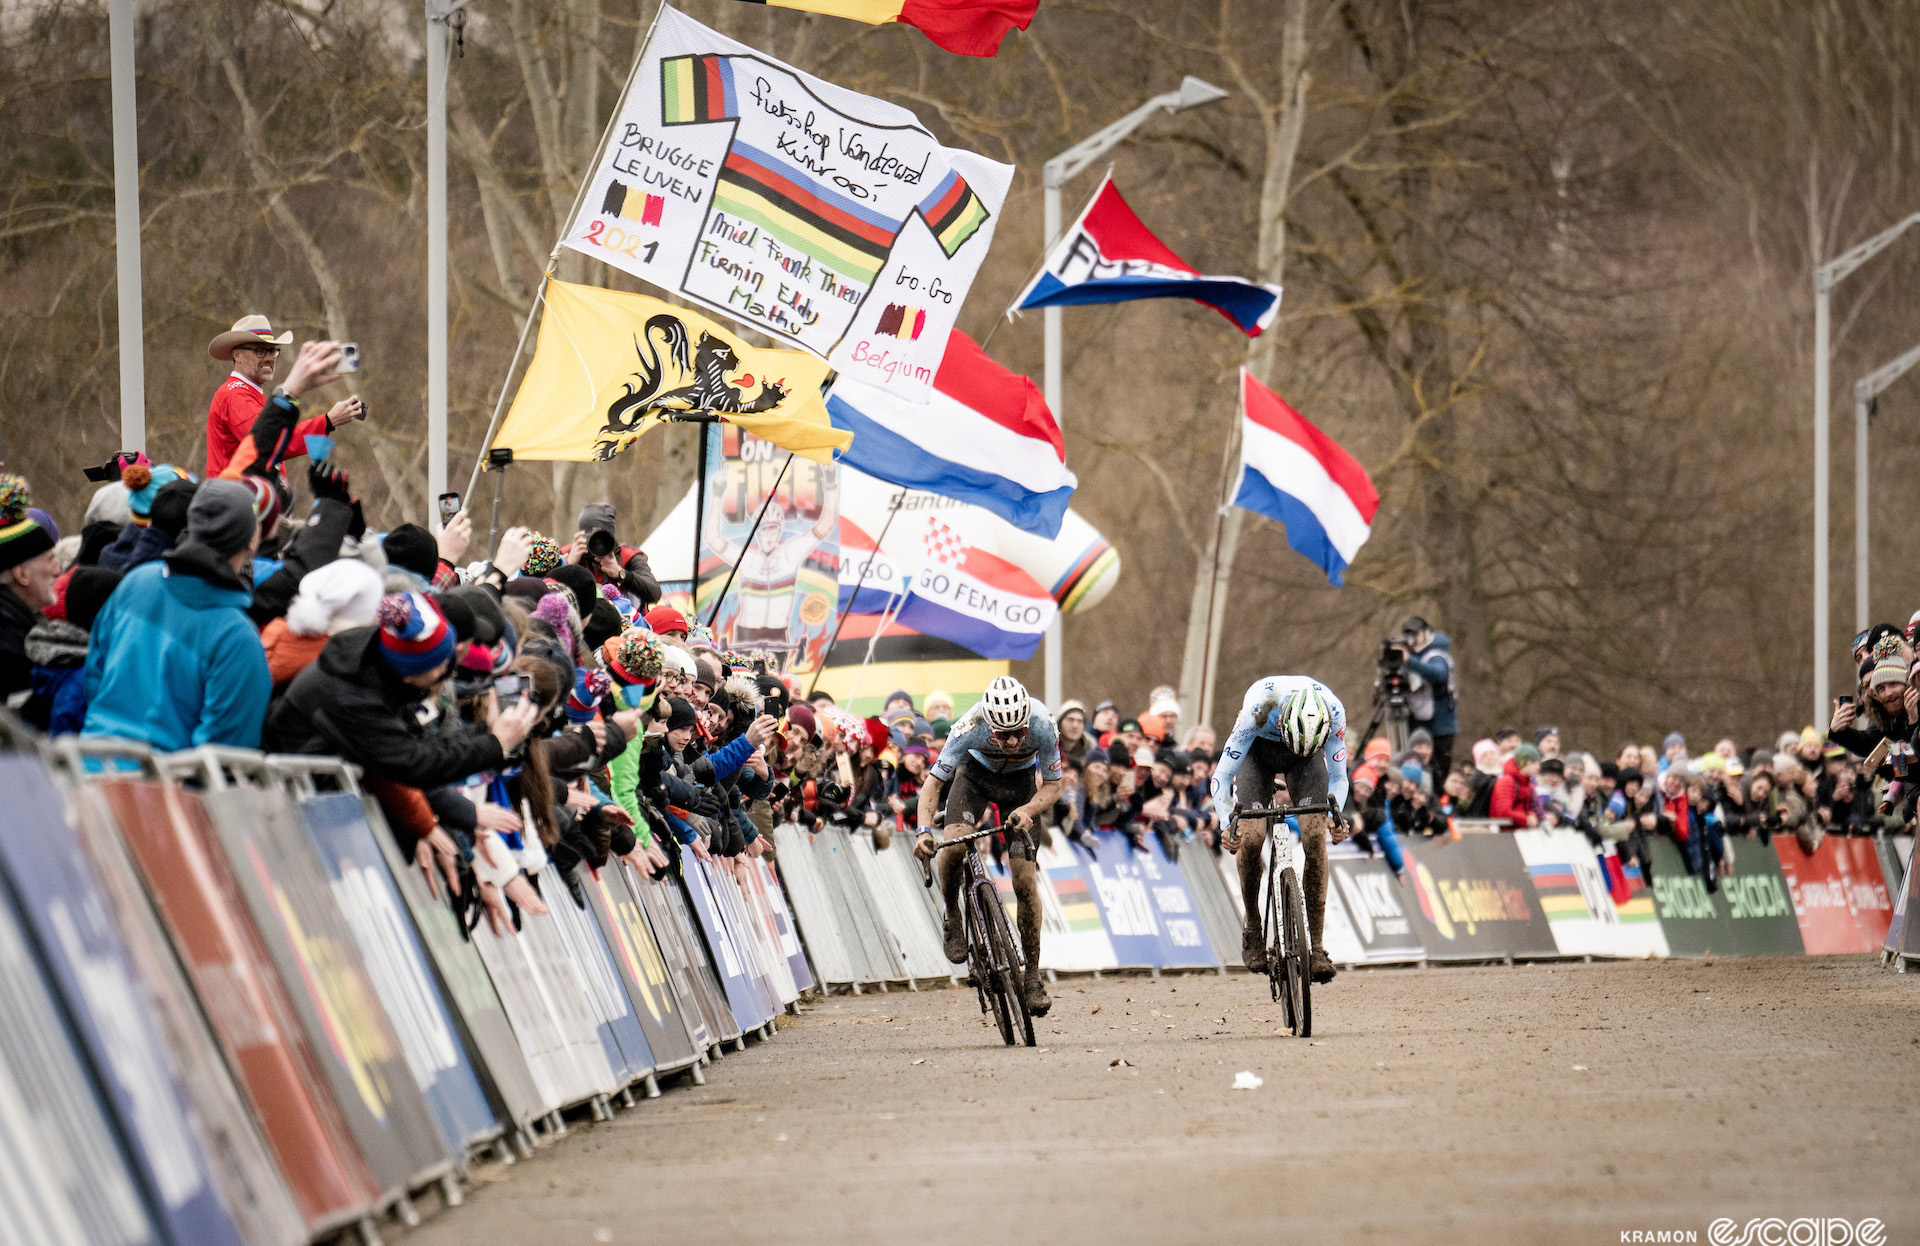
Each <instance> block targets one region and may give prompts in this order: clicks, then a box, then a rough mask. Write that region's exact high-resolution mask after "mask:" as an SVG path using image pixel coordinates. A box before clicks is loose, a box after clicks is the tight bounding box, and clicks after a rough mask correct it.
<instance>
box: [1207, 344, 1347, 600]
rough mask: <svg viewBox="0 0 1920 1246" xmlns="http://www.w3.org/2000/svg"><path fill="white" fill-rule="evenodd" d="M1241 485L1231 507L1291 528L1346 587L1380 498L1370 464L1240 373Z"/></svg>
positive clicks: (1301, 550) (1296, 544) (1296, 545)
mask: <svg viewBox="0 0 1920 1246" xmlns="http://www.w3.org/2000/svg"><path fill="white" fill-rule="evenodd" d="M1240 399H1241V419H1240V434H1241V436H1240V487H1239V489H1238V490H1237V491H1236V492H1235V493H1234V495H1233V504H1234V505H1235V506H1238V507H1240V508H1241V509H1242V510H1250V511H1252V512H1253V513H1254V514H1256V515H1265V516H1266V517H1267V518H1268V519H1271V520H1273V521H1274V522H1276V523H1279V524H1283V525H1285V527H1286V529H1287V544H1288V545H1291V546H1292V547H1293V549H1294V552H1295V553H1298V554H1300V555H1302V556H1303V557H1305V558H1308V559H1311V560H1312V562H1313V563H1314V565H1315V566H1317V567H1319V568H1320V569H1321V570H1322V571H1324V572H1326V573H1327V579H1329V580H1331V581H1333V586H1334V587H1335V588H1338V587H1340V581H1341V578H1342V577H1343V576H1344V575H1345V573H1346V570H1347V565H1348V564H1349V563H1351V562H1352V561H1353V558H1354V555H1356V554H1358V553H1359V552H1360V547H1361V546H1362V545H1364V544H1366V541H1367V534H1368V533H1369V532H1371V531H1372V528H1373V516H1374V513H1375V512H1376V511H1378V510H1379V509H1380V495H1379V494H1378V493H1376V492H1374V488H1373V482H1372V481H1371V480H1369V479H1367V472H1366V469H1365V468H1363V467H1361V466H1360V464H1359V463H1358V462H1356V461H1355V460H1354V457H1353V456H1352V455H1350V454H1348V453H1347V452H1346V451H1345V450H1342V449H1341V448H1340V447H1339V446H1337V445H1335V444H1334V441H1333V438H1331V437H1329V436H1327V435H1326V434H1325V433H1323V432H1321V431H1320V430H1319V429H1317V428H1315V427H1314V426H1313V425H1311V424H1309V423H1307V421H1305V420H1304V419H1302V418H1300V413H1299V412H1297V411H1295V410H1294V409H1293V408H1292V407H1289V406H1288V405H1287V404H1286V403H1284V402H1282V401H1281V400H1280V396H1279V395H1278V394H1275V393H1274V392H1273V391H1272V390H1270V389H1268V388H1266V387H1265V386H1264V385H1262V384H1260V382H1258V381H1256V380H1254V379H1253V374H1252V373H1250V372H1248V371H1247V370H1246V369H1245V368H1242V369H1241V370H1240Z"/></svg>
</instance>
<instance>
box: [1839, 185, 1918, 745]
mask: <svg viewBox="0 0 1920 1246" xmlns="http://www.w3.org/2000/svg"><path fill="white" fill-rule="evenodd" d="M1917 224H1920V212H1915V213H1914V214H1913V215H1912V216H1909V217H1907V218H1906V219H1905V220H1903V221H1901V222H1900V223H1899V224H1897V225H1895V226H1893V227H1892V228H1890V229H1886V230H1883V231H1882V232H1880V233H1878V234H1875V235H1874V236H1873V237H1871V238H1869V239H1867V240H1866V241H1865V242H1863V243H1861V244H1860V245H1859V246H1857V247H1855V248H1854V249H1853V250H1851V251H1848V252H1847V253H1846V254H1844V255H1842V256H1840V257H1839V258H1838V259H1832V260H1828V261H1827V262H1826V263H1824V264H1821V265H1819V266H1818V267H1816V268H1815V269H1814V270H1813V721H1814V722H1815V723H1820V722H1824V721H1826V717H1827V714H1828V713H1829V711H1830V709H1831V707H1830V706H1829V705H1828V704H1827V693H1828V691H1829V689H1828V684H1827V679H1828V676H1829V674H1830V672H1829V671H1828V669H1827V668H1828V665H1829V659H1830V656H1831V655H1830V644H1831V641H1832V637H1831V636H1830V635H1829V624H1830V622H1831V617H1830V616H1831V613H1832V612H1831V609H1830V605H1831V603H1830V602H1829V601H1828V600H1827V587H1828V586H1827V576H1828V566H1827V557H1828V549H1827V545H1828V543H1829V541H1830V539H1831V538H1830V535H1829V530H1830V524H1829V518H1828V508H1829V505H1830V500H1829V496H1828V495H1829V492H1830V489H1829V485H1830V482H1829V480H1828V475H1829V473H1830V471H1831V467H1830V465H1829V463H1828V460H1827V454H1828V446H1827V439H1828V436H1829V431H1830V421H1829V417H1828V398H1829V397H1830V395H1829V394H1828V392H1827V390H1828V388H1829V386H1830V384H1831V381H1830V380H1829V375H1830V371H1831V362H1832V361H1831V359H1830V355H1831V354H1832V349H1833V346H1832V342H1831V337H1832V318H1833V317H1832V307H1831V300H1832V296H1833V288H1834V287H1835V286H1837V285H1839V284H1840V283H1841V282H1842V281H1845V280H1846V279H1847V278H1848V277H1849V276H1850V275H1852V273H1853V271H1854V270H1855V269H1856V268H1859V267H1860V266H1861V265H1862V264H1864V263H1866V262H1867V261H1868V260H1870V259H1872V258H1873V257H1874V256H1876V255H1878V254H1880V252H1882V251H1884V250H1886V249H1887V247H1888V246H1889V245H1890V244H1891V243H1892V242H1893V240H1894V239H1895V238H1898V237H1899V236H1900V235H1901V234H1904V233H1905V232H1907V230H1908V229H1910V228H1912V227H1913V226H1914V225H1917Z"/></svg>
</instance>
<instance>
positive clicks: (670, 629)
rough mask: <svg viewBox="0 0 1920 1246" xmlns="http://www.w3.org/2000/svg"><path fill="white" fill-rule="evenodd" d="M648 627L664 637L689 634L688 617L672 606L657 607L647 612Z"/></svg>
mask: <svg viewBox="0 0 1920 1246" xmlns="http://www.w3.org/2000/svg"><path fill="white" fill-rule="evenodd" d="M647 626H648V627H650V628H652V629H653V630H654V631H655V632H657V633H659V634H660V635H662V636H672V635H674V634H676V633H678V634H679V635H681V636H685V635H686V634H687V630H688V629H687V616H686V615H684V614H681V613H680V612H679V611H678V610H675V609H674V608H673V607H672V606H655V607H654V608H653V609H651V610H649V611H647Z"/></svg>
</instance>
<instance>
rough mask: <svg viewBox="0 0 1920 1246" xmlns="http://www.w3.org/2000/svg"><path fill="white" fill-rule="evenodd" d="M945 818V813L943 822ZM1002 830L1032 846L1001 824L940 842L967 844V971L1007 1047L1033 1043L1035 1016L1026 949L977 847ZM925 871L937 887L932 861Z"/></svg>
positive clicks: (963, 898)
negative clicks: (1027, 995) (1026, 988)
mask: <svg viewBox="0 0 1920 1246" xmlns="http://www.w3.org/2000/svg"><path fill="white" fill-rule="evenodd" d="M944 822H945V819H944V818H943V819H942V824H943V825H944ZM965 825H967V826H969V827H971V826H973V825H974V820H973V818H972V816H971V815H969V816H968V817H967V818H966V819H965ZM1003 829H1005V830H1007V833H1008V834H1009V835H1014V834H1019V835H1026V836H1027V850H1028V851H1029V852H1032V851H1033V837H1032V836H1031V835H1030V834H1028V832H1026V831H1025V830H1020V831H1013V830H1010V829H1007V828H1004V827H999V826H992V827H988V828H986V829H985V830H973V831H969V832H968V833H967V834H965V835H958V836H955V837H953V838H951V839H944V840H942V841H941V843H940V847H941V848H942V849H946V848H950V847H953V846H955V845H966V847H965V850H964V851H963V852H962V853H961V854H960V858H961V860H960V869H961V870H963V871H964V873H963V874H962V876H961V884H960V917H961V924H962V928H963V929H964V930H965V931H966V935H967V970H968V973H969V974H970V975H971V976H972V978H973V986H974V990H975V991H977V992H978V993H979V996H980V1011H981V1012H983V1013H985V1012H991V1013H992V1014H993V1020H994V1024H995V1025H997V1026H998V1027H999V1029H1000V1037H1001V1039H1002V1040H1003V1041H1004V1042H1005V1043H1006V1044H1007V1046H1009V1047H1012V1046H1016V1045H1017V1044H1018V1043H1020V1042H1022V1041H1024V1042H1025V1043H1026V1045H1027V1046H1029V1047H1031V1046H1033V1045H1034V1039H1033V1017H1032V1016H1030V1015H1029V1014H1028V1012H1027V1002H1026V1000H1025V999H1024V998H1023V997H1022V996H1021V994H1020V986H1021V984H1022V983H1023V982H1025V981H1026V974H1027V966H1026V957H1025V956H1024V954H1023V953H1022V952H1021V949H1020V941H1019V940H1018V939H1015V938H1014V937H1013V929H1012V927H1011V926H1009V925H1008V924H1007V909H1006V906H1005V905H1004V904H1002V903H1001V902H1000V889H999V888H998V887H996V886H994V882H993V880H992V879H991V878H989V877H987V871H986V869H985V867H983V866H982V865H981V864H980V852H979V850H978V849H977V848H975V847H973V846H972V845H973V843H974V841H975V840H980V839H985V838H987V837H988V836H991V835H997V834H999V833H1000V832H1001V831H1002V830H1003ZM936 855H937V854H936ZM920 870H921V872H922V873H923V874H924V875H925V876H926V880H927V886H928V887H932V886H933V861H932V860H924V861H922V862H921V863H920Z"/></svg>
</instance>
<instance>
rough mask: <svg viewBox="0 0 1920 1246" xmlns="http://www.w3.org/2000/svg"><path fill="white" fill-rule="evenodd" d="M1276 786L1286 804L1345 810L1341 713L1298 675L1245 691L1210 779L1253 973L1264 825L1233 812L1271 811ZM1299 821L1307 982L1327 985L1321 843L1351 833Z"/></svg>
mask: <svg viewBox="0 0 1920 1246" xmlns="http://www.w3.org/2000/svg"><path fill="white" fill-rule="evenodd" d="M1282 782H1283V783H1285V785H1286V789H1287V800H1288V801H1289V802H1290V803H1293V804H1301V803H1305V802H1309V801H1325V800H1327V799H1329V798H1331V799H1332V801H1333V803H1334V804H1335V805H1337V806H1343V807H1344V806H1345V805H1346V803H1347V711H1346V708H1345V707H1344V706H1342V705H1341V704H1340V698H1339V697H1336V696H1334V695H1333V691H1332V689H1330V688H1328V687H1327V686H1326V685H1325V684H1323V683H1321V682H1319V681H1318V680H1315V679H1309V678H1307V677H1306V676H1305V675H1270V676H1268V677H1267V678H1265V679H1262V680H1260V681H1259V682H1258V683H1256V684H1254V685H1253V687H1251V688H1249V689H1247V697H1246V700H1245V701H1243V702H1242V703H1241V706H1240V717H1238V718H1236V719H1235V720H1234V723H1233V734H1231V735H1229V736H1228V737H1227V740H1226V743H1225V744H1223V745H1221V746H1220V765H1219V767H1218V768H1217V769H1216V770H1215V771H1214V773H1213V809H1214V814H1215V816H1216V817H1217V818H1218V819H1219V822H1220V825H1221V826H1222V827H1223V828H1225V831H1224V835H1223V839H1222V842H1223V843H1225V845H1226V846H1227V847H1228V848H1230V849H1232V850H1233V851H1234V852H1235V853H1236V855H1238V857H1239V858H1240V894H1241V895H1242V897H1244V898H1245V900H1246V912H1247V920H1246V929H1245V931H1244V932H1243V933H1242V935H1241V940H1240V953H1241V957H1242V959H1244V960H1245V961H1246V965H1247V968H1248V969H1250V970H1252V971H1253V972H1255V973H1264V972H1265V971H1266V968H1267V945H1266V940H1265V938H1264V937H1262V933H1261V929H1260V881H1261V875H1262V873H1263V870H1262V868H1261V862H1260V850H1261V848H1262V847H1263V846H1264V845H1265V844H1266V839H1267V824H1266V823H1265V822H1263V821H1261V820H1259V819H1256V818H1249V819H1246V820H1245V821H1242V822H1240V823H1239V824H1238V825H1235V824H1234V822H1233V809H1234V806H1235V805H1240V806H1253V805H1270V804H1272V803H1273V801H1274V799H1275V797H1274V788H1275V784H1276V783H1282ZM1299 821H1300V843H1301V847H1303V848H1304V849H1305V850H1306V869H1305V870H1304V871H1302V874H1301V879H1300V883H1301V890H1302V891H1304V892H1305V893H1306V901H1307V928H1308V931H1309V933H1310V934H1311V937H1312V942H1313V980H1314V981H1315V982H1331V981H1333V975H1334V973H1335V970H1334V967H1333V958H1332V957H1331V956H1328V955H1327V952H1326V949H1325V948H1324V947H1322V946H1321V943H1320V936H1321V934H1322V933H1323V931H1324V930H1325V928H1326V918H1327V839H1328V836H1329V834H1331V836H1332V839H1333V842H1334V843H1336V844H1337V843H1340V842H1341V841H1343V840H1345V839H1346V838H1347V837H1348V836H1349V835H1351V834H1352V833H1353V830H1352V827H1351V826H1350V825H1349V824H1348V822H1347V820H1346V819H1345V818H1341V819H1339V820H1337V821H1334V822H1333V824H1332V826H1331V827H1329V825H1328V824H1329V821H1330V820H1329V819H1328V818H1326V817H1324V816H1322V815H1320V814H1309V815H1307V816H1305V817H1303V818H1301V819H1300V820H1299Z"/></svg>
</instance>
